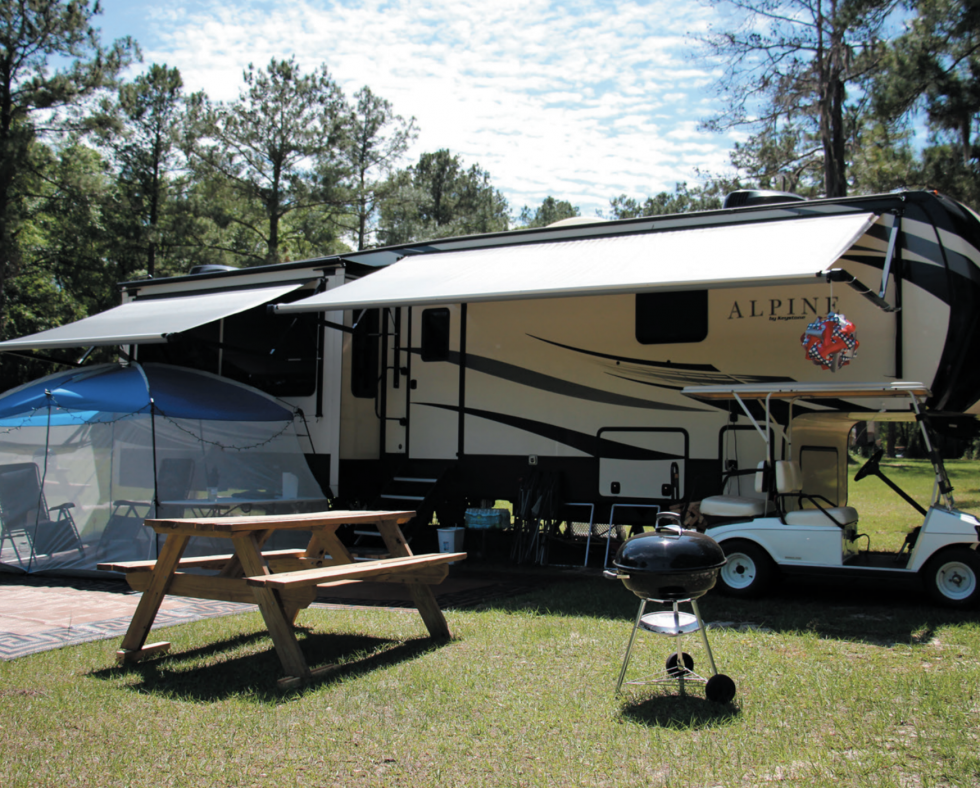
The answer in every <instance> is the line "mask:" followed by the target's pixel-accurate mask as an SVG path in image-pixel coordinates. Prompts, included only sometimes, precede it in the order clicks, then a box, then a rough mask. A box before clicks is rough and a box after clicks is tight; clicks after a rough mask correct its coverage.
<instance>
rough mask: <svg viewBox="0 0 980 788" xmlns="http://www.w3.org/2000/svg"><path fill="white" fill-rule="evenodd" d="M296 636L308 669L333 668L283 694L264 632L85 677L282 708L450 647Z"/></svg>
mask: <svg viewBox="0 0 980 788" xmlns="http://www.w3.org/2000/svg"><path fill="white" fill-rule="evenodd" d="M297 636H298V639H299V643H300V648H301V649H302V651H303V655H304V656H305V657H306V660H307V664H308V665H309V666H310V668H311V669H317V668H322V667H326V666H329V665H335V666H336V667H335V669H333V670H330V671H329V672H327V673H324V674H321V675H320V676H318V677H316V678H314V679H312V680H311V681H310V682H308V683H307V684H305V685H302V686H300V687H298V688H294V689H292V690H288V691H284V690H280V689H279V688H278V686H277V684H276V682H277V680H278V679H280V678H282V676H283V668H282V664H281V663H280V661H279V657H278V656H277V654H276V651H275V648H274V647H273V646H272V642H271V640H270V639H269V636H268V634H267V633H265V632H255V633H251V634H245V635H239V636H236V637H233V638H227V639H225V640H221V641H217V642H214V643H209V644H208V645H206V646H202V647H200V648H195V649H189V650H187V651H180V652H177V653H173V654H166V655H164V656H162V657H160V658H157V659H150V660H147V661H145V662H137V663H132V664H127V665H122V666H115V667H112V668H105V669H103V670H98V671H93V672H92V673H90V674H89V675H90V676H92V677H94V678H98V679H104V680H114V679H118V678H120V677H122V676H126V675H129V674H137V675H138V676H139V677H140V678H139V681H136V682H134V683H131V684H129V685H128V688H129V689H131V690H134V691H136V692H140V693H154V694H160V695H166V696H168V697H176V698H180V699H184V700H192V701H215V700H222V699H225V698H229V697H233V696H239V697H240V696H247V697H249V698H250V699H253V700H257V701H260V702H265V703H282V702H283V700H284V699H286V698H289V697H301V696H302V695H304V694H305V693H306V692H307V691H308V690H310V689H315V688H316V687H318V686H321V685H323V684H329V683H334V682H337V681H342V680H344V679H347V678H350V677H353V676H357V675H361V674H364V673H368V672H370V671H374V670H378V669H381V668H385V667H389V666H391V665H395V664H398V663H400V662H407V661H409V660H412V659H417V658H418V657H420V656H422V655H423V654H426V653H428V652H430V651H434V650H435V649H437V648H440V647H442V646H443V645H446V644H447V643H449V642H450V641H448V640H442V641H439V640H433V639H431V638H429V637H420V638H413V639H412V640H407V641H399V640H390V639H387V638H376V637H368V636H365V635H345V634H336V633H316V634H314V633H311V632H310V631H309V630H304V629H298V630H297ZM258 649H261V650H258ZM241 652H247V653H241Z"/></svg>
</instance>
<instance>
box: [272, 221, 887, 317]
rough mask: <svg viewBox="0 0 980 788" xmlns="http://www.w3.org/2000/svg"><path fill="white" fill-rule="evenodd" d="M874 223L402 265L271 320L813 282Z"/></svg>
mask: <svg viewBox="0 0 980 788" xmlns="http://www.w3.org/2000/svg"><path fill="white" fill-rule="evenodd" d="M876 219H877V217H876V216H875V215H874V214H870V213H862V214H847V215H843V216H840V215H835V216H816V217H808V218H800V219H797V218H794V219H784V220H781V221H768V222H756V223H751V224H736V225H725V226H713V227H693V228H690V229H679V230H665V231H663V232H651V233H642V234H636V235H620V236H605V237H600V238H589V239H584V240H569V241H554V242H545V243H526V244H523V245H513V246H495V247H490V248H482V249H469V250H460V251H452V252H432V253H429V254H420V255H417V256H413V257H406V258H404V259H402V260H400V261H398V262H397V263H394V264H393V265H390V266H388V267H387V268H384V269H382V270H380V271H377V272H375V273H372V274H371V275H369V276H365V277H364V278H362V279H359V280H357V281H355V282H350V283H348V284H345V285H343V286H341V287H338V288H335V289H333V290H329V291H327V292H325V293H321V294H319V295H315V296H312V297H310V298H306V299H303V300H300V301H294V302H293V303H291V304H281V305H279V306H277V307H276V311H277V312H309V311H320V310H334V309H363V308H369V307H384V306H413V305H428V304H456V303H474V302H478V301H508V300H512V299H527V298H560V297H568V296H581V295H615V294H620V293H637V292H645V291H651V290H671V289H674V290H684V289H690V288H692V287H751V286H756V285H779V284H799V283H801V282H805V283H807V284H809V283H812V282H813V281H814V279H815V277H816V276H818V275H820V274H821V273H823V272H825V271H827V270H828V269H830V268H831V267H832V266H833V265H834V263H835V262H836V261H837V260H838V259H839V258H840V257H841V256H842V255H843V254H844V253H845V252H846V251H847V250H848V249H849V248H850V247H851V246H852V245H853V244H854V243H855V242H856V241H857V240H858V239H859V238H860V237H861V236H862V235H864V233H865V232H866V231H867V230H868V228H869V227H871V225H872V224H874V222H875V221H876Z"/></svg>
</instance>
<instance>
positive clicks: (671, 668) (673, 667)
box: [667, 651, 694, 679]
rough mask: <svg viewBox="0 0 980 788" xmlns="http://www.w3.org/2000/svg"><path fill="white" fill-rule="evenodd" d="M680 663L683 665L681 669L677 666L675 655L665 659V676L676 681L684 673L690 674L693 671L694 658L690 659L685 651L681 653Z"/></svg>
mask: <svg viewBox="0 0 980 788" xmlns="http://www.w3.org/2000/svg"><path fill="white" fill-rule="evenodd" d="M681 662H683V663H684V667H683V668H680V667H678V665H677V654H676V653H674V654H671V655H670V656H669V657H667V675H668V676H670V677H671V678H674V679H676V678H679V677H680V676H683V675H684V674H685V673H691V672H693V671H694V657H692V656H691V655H690V654H688V653H687V652H686V651H682V652H681Z"/></svg>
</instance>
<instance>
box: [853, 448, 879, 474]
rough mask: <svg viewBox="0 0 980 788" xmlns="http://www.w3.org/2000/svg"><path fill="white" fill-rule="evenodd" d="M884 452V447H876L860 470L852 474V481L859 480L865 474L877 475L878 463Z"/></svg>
mask: <svg viewBox="0 0 980 788" xmlns="http://www.w3.org/2000/svg"><path fill="white" fill-rule="evenodd" d="M884 453H885V450H884V449H878V451H876V452H875V453H874V454H872V455H871V457H870V458H869V459H868V461H867V462H866V463H864V465H862V466H861V470H859V471H858V472H857V473H855V474H854V481H856V482H859V481H861V479H863V478H864V477H865V476H872V475H874V476H877V475H878V463H879V462H881V457H882V455H883V454H884Z"/></svg>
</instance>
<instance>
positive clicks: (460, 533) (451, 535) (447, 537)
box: [436, 526, 466, 565]
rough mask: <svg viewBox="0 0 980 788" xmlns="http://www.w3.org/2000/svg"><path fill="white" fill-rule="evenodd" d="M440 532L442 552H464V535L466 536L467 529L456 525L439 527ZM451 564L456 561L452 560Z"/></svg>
mask: <svg viewBox="0 0 980 788" xmlns="http://www.w3.org/2000/svg"><path fill="white" fill-rule="evenodd" d="M436 532H437V533H438V534H439V552H440V553H461V552H463V537H464V536H466V529H465V528H460V527H459V526H456V527H454V528H437V529H436ZM449 563H450V565H452V564H455V563H456V562H455V561H450V562H449Z"/></svg>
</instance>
